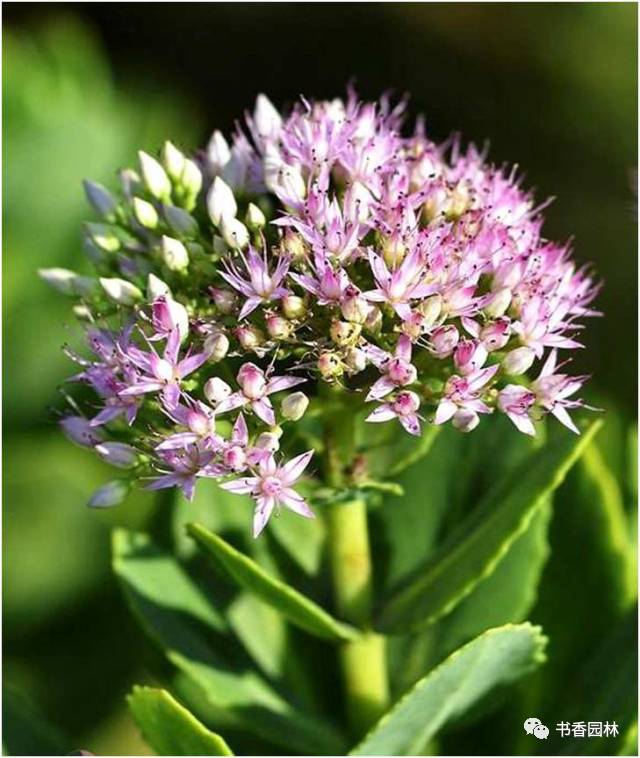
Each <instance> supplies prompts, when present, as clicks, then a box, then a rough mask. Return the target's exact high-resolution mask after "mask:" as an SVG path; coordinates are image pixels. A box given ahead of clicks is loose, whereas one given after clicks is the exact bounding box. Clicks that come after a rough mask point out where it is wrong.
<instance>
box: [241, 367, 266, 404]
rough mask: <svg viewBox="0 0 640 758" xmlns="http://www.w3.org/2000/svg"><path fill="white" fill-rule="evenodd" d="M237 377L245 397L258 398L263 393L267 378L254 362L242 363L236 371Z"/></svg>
mask: <svg viewBox="0 0 640 758" xmlns="http://www.w3.org/2000/svg"><path fill="white" fill-rule="evenodd" d="M237 379H238V384H239V385H240V387H241V388H242V392H243V394H244V395H245V397H248V398H250V399H251V400H259V399H260V398H261V397H262V396H263V395H264V393H265V390H266V388H267V380H266V378H265V375H264V372H263V371H262V370H261V369H259V368H258V367H257V366H256V365H255V363H245V364H243V365H242V366H241V367H240V370H239V371H238V376H237Z"/></svg>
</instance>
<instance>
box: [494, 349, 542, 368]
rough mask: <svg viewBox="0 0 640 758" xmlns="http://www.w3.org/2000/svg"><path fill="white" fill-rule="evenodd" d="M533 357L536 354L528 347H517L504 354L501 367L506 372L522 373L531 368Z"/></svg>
mask: <svg viewBox="0 0 640 758" xmlns="http://www.w3.org/2000/svg"><path fill="white" fill-rule="evenodd" d="M535 358H536V354H535V353H534V351H533V350H532V349H531V348H530V347H517V348H516V349H515V350H511V351H510V352H509V353H507V354H506V355H505V357H504V360H503V361H502V368H503V370H504V371H506V373H507V374H515V375H518V374H524V373H525V372H526V371H528V370H529V369H530V368H531V366H532V365H533V362H534V360H535Z"/></svg>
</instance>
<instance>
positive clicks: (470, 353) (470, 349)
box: [453, 340, 487, 375]
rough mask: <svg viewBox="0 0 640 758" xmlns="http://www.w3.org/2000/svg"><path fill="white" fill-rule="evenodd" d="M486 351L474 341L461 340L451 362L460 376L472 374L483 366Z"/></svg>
mask: <svg viewBox="0 0 640 758" xmlns="http://www.w3.org/2000/svg"><path fill="white" fill-rule="evenodd" d="M486 359H487V349H486V348H485V346H484V345H483V344H481V343H479V342H476V341H475V340H461V341H460V342H458V344H457V345H456V349H455V350H454V353H453V362H454V364H455V367H456V368H457V369H458V371H459V372H460V373H461V374H465V375H466V374H472V373H473V372H474V371H477V370H478V369H479V368H481V367H482V366H483V365H484V362H485V361H486Z"/></svg>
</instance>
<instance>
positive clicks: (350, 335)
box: [329, 321, 362, 347]
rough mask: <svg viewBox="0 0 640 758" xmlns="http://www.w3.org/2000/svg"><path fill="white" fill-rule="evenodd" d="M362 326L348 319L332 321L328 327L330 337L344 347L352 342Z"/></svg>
mask: <svg viewBox="0 0 640 758" xmlns="http://www.w3.org/2000/svg"><path fill="white" fill-rule="evenodd" d="M361 331H362V327H361V326H360V324H354V323H352V322H350V321H332V322H331V327H330V329H329V334H330V335H331V339H332V340H333V341H334V342H335V343H336V345H340V346H341V347H344V346H345V345H350V344H352V343H354V342H355V341H356V340H357V339H358V337H359V336H360V332H361Z"/></svg>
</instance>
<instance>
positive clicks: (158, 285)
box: [147, 274, 171, 302]
mask: <svg viewBox="0 0 640 758" xmlns="http://www.w3.org/2000/svg"><path fill="white" fill-rule="evenodd" d="M162 295H169V297H170V296H171V290H170V289H169V285H168V284H165V282H163V281H162V279H160V278H159V277H157V276H156V275H155V274H149V276H148V277H147V300H149V301H151V302H153V301H154V300H157V298H159V297H162Z"/></svg>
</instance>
